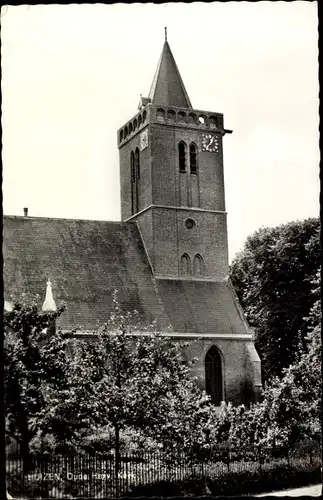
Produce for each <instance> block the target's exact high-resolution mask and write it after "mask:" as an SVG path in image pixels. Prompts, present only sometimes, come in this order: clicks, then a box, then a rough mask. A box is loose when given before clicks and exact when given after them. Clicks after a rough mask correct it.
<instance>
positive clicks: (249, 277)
mask: <svg viewBox="0 0 323 500" xmlns="http://www.w3.org/2000/svg"><path fill="white" fill-rule="evenodd" d="M319 230H320V222H319V220H318V219H307V220H305V221H301V222H300V221H297V222H291V223H288V224H283V225H281V226H278V227H275V228H262V229H260V230H259V231H256V232H255V233H254V234H253V235H252V236H250V237H249V238H248V239H247V241H246V244H245V246H244V248H243V250H242V251H241V252H240V253H239V254H238V255H237V256H236V258H235V259H234V261H233V262H232V265H231V269H230V277H231V280H232V283H233V286H234V288H235V290H236V292H237V295H238V297H239V300H240V302H241V305H242V307H243V309H244V311H245V313H246V317H247V319H248V321H249V323H250V325H251V326H252V327H254V329H255V344H256V348H257V349H258V352H259V355H260V357H261V360H262V369H263V378H264V380H268V379H269V378H270V377H271V376H276V375H277V376H280V375H281V374H282V371H283V369H284V368H285V367H288V366H289V365H290V364H292V363H293V362H294V361H295V359H296V355H297V352H298V350H299V346H300V345H301V344H303V346H304V345H305V343H306V340H305V337H306V329H307V325H306V322H305V321H304V317H307V316H308V315H309V311H310V310H311V307H312V306H313V303H314V297H313V295H312V294H311V286H312V285H311V282H312V280H313V278H314V277H315V274H316V272H317V269H318V268H319V266H320V235H319Z"/></svg>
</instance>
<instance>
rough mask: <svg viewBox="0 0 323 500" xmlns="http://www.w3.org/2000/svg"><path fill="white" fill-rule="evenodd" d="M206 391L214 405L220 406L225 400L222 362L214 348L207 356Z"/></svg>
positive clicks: (213, 347)
mask: <svg viewBox="0 0 323 500" xmlns="http://www.w3.org/2000/svg"><path fill="white" fill-rule="evenodd" d="M205 390H206V393H207V394H209V395H210V396H211V399H212V403H213V404H215V405H217V406H219V405H220V404H221V401H222V400H223V390H222V362H221V356H220V353H219V351H218V349H217V348H216V347H215V346H212V347H211V348H210V349H209V350H208V352H207V353H206V356H205Z"/></svg>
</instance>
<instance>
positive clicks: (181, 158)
mask: <svg viewBox="0 0 323 500" xmlns="http://www.w3.org/2000/svg"><path fill="white" fill-rule="evenodd" d="M178 163H179V171H180V172H185V170H186V144H185V142H183V141H181V142H180V143H179V144H178Z"/></svg>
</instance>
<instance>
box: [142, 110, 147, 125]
mask: <svg viewBox="0 0 323 500" xmlns="http://www.w3.org/2000/svg"><path fill="white" fill-rule="evenodd" d="M146 118H147V111H146V110H145V111H144V112H143V114H142V122H143V123H144V122H145V121H146Z"/></svg>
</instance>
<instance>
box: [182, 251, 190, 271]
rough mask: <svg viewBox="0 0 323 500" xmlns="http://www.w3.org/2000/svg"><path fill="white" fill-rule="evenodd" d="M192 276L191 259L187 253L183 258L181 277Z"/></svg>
mask: <svg viewBox="0 0 323 500" xmlns="http://www.w3.org/2000/svg"><path fill="white" fill-rule="evenodd" d="M190 274H191V259H190V258H189V256H188V255H187V253H184V254H183V255H182V256H181V275H182V276H189V275H190Z"/></svg>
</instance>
